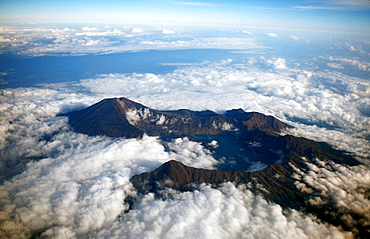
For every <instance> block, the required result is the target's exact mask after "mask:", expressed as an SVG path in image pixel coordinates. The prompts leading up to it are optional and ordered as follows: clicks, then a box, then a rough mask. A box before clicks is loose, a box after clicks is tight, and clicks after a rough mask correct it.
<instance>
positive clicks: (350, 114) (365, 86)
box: [80, 58, 370, 157]
mask: <svg viewBox="0 0 370 239" xmlns="http://www.w3.org/2000/svg"><path fill="white" fill-rule="evenodd" d="M259 62H262V63H264V64H266V65H267V67H268V68H269V69H270V70H265V69H260V68H258V67H256V66H255V65H254V64H259ZM80 86H82V87H85V88H86V89H87V90H89V91H90V92H91V93H94V94H100V95H101V96H102V97H103V96H107V95H109V96H111V97H116V96H122V95H124V96H127V97H129V98H131V99H133V100H136V101H139V102H140V103H143V104H144V105H147V106H149V107H152V108H156V109H179V108H189V109H192V110H205V109H210V110H214V111H224V110H228V109H232V108H243V109H245V110H246V111H258V112H262V113H265V114H270V115H274V116H277V117H278V118H280V119H283V120H285V121H293V122H290V123H291V124H293V125H294V126H296V127H297V128H296V129H295V130H293V131H292V132H291V133H294V134H296V135H301V136H305V137H308V138H311V139H315V140H319V141H327V142H329V143H331V144H333V145H336V146H337V147H338V148H340V149H344V150H347V151H349V152H353V153H355V154H357V155H362V156H365V157H369V153H368V152H369V151H370V148H369V146H368V141H367V140H364V138H366V137H367V136H368V135H370V130H369V129H370V119H369V112H368V108H369V105H370V85H369V83H368V82H367V81H366V80H363V79H361V78H356V77H349V76H346V75H343V74H341V73H338V72H321V71H308V70H300V69H289V68H288V67H287V63H286V60H285V59H283V58H278V59H254V61H248V62H247V63H245V64H244V65H241V64H237V65H233V64H232V61H223V62H219V63H210V64H208V63H207V64H203V65H200V66H189V67H183V68H180V69H178V70H175V71H174V72H172V73H169V74H165V75H155V74H109V75H100V76H98V77H97V78H94V79H86V80H83V81H82V82H81V83H80ZM193 99H197V100H193ZM297 120H298V122H302V123H304V124H302V123H301V124H299V123H297V122H296V121H297ZM307 124H308V125H307ZM317 125H319V126H320V127H318V126H317ZM322 126H324V127H326V128H323V127H322Z"/></svg>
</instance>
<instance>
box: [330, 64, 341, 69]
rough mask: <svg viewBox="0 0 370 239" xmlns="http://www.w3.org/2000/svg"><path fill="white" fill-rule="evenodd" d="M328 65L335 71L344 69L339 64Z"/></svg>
mask: <svg viewBox="0 0 370 239" xmlns="http://www.w3.org/2000/svg"><path fill="white" fill-rule="evenodd" d="M327 65H328V66H329V67H331V68H335V69H343V68H344V67H343V66H342V65H341V64H338V63H328V64H327Z"/></svg>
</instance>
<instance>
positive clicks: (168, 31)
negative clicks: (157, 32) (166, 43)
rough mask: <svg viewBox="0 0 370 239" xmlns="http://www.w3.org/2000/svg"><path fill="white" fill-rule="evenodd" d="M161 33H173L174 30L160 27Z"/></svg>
mask: <svg viewBox="0 0 370 239" xmlns="http://www.w3.org/2000/svg"><path fill="white" fill-rule="evenodd" d="M161 31H162V33H163V34H166V35H171V34H175V33H176V31H174V30H168V29H162V30H161Z"/></svg>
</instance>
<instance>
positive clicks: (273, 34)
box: [267, 33, 278, 38]
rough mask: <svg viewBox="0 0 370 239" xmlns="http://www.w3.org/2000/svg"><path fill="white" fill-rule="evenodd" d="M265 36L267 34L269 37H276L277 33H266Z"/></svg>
mask: <svg viewBox="0 0 370 239" xmlns="http://www.w3.org/2000/svg"><path fill="white" fill-rule="evenodd" d="M267 36H269V37H275V38H276V37H278V35H277V34H275V33H267Z"/></svg>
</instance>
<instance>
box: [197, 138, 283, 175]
mask: <svg viewBox="0 0 370 239" xmlns="http://www.w3.org/2000/svg"><path fill="white" fill-rule="evenodd" d="M193 137H194V138H195V139H197V140H200V141H202V143H203V145H205V146H206V147H207V145H208V147H207V148H209V149H210V150H211V152H212V153H213V156H214V157H215V159H216V160H217V161H219V163H218V164H217V165H216V168H217V169H218V170H221V171H245V172H253V171H259V170H262V169H264V168H266V167H267V166H268V165H271V164H273V163H276V162H278V161H279V160H281V157H282V155H281V154H278V153H270V154H269V156H268V157H266V156H262V155H260V154H258V153H256V152H255V150H254V147H253V146H251V145H250V144H249V143H248V142H244V141H243V140H241V139H240V138H238V136H237V135H234V134H219V135H193ZM212 141H217V147H212V146H210V145H209V144H210V143H211V142H212Z"/></svg>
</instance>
